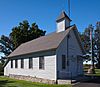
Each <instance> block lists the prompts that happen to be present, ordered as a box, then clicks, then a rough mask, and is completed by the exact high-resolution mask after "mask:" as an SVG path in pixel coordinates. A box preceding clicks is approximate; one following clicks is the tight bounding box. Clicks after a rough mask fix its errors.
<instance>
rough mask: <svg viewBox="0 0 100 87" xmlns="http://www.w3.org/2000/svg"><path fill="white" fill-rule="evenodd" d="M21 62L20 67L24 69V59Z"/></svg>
mask: <svg viewBox="0 0 100 87" xmlns="http://www.w3.org/2000/svg"><path fill="white" fill-rule="evenodd" d="M20 62H21V64H20V68H22V69H23V68H24V59H21V61H20Z"/></svg>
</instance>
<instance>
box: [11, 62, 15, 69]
mask: <svg viewBox="0 0 100 87" xmlns="http://www.w3.org/2000/svg"><path fill="white" fill-rule="evenodd" d="M13 65H14V64H13V60H11V68H13Z"/></svg>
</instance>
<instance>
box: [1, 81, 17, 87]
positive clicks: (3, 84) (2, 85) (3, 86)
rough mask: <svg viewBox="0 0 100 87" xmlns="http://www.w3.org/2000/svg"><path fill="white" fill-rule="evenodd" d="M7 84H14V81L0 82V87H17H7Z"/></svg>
mask: <svg viewBox="0 0 100 87" xmlns="http://www.w3.org/2000/svg"><path fill="white" fill-rule="evenodd" d="M8 83H14V81H8V80H0V87H17V86H7V84H8Z"/></svg>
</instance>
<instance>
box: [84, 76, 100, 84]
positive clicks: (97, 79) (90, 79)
mask: <svg viewBox="0 0 100 87" xmlns="http://www.w3.org/2000/svg"><path fill="white" fill-rule="evenodd" d="M86 76H87V78H88V79H87V80H86V81H82V82H85V83H97V84H100V76H91V75H90V76H88V75H86Z"/></svg>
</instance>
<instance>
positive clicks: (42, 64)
mask: <svg viewBox="0 0 100 87" xmlns="http://www.w3.org/2000/svg"><path fill="white" fill-rule="evenodd" d="M39 69H44V57H43V56H41V57H39Z"/></svg>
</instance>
